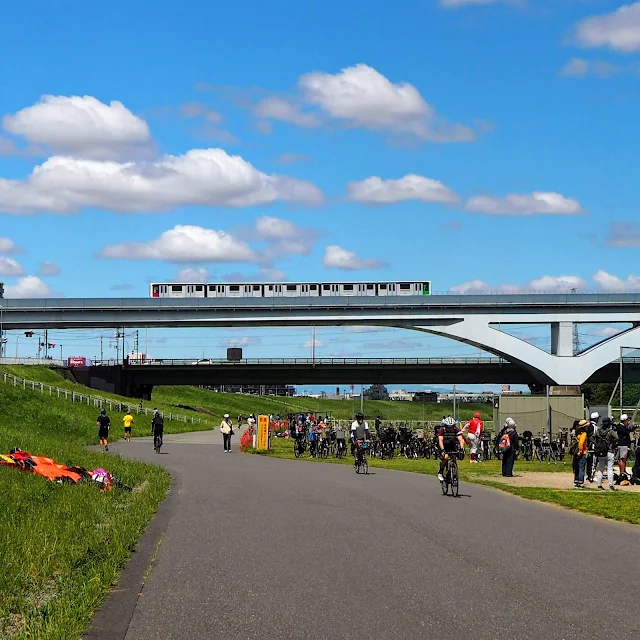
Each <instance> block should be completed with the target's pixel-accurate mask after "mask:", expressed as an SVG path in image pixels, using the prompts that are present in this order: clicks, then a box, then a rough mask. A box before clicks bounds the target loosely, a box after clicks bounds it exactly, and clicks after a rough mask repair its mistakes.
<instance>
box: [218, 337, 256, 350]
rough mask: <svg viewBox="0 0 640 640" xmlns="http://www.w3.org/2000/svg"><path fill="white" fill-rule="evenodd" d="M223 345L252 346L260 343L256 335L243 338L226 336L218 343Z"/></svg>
mask: <svg viewBox="0 0 640 640" xmlns="http://www.w3.org/2000/svg"><path fill="white" fill-rule="evenodd" d="M220 344H221V345H222V346H223V347H253V346H257V345H259V344H260V338H258V337H257V336H244V337H243V338H227V339H226V340H223V341H222V342H221V343H220Z"/></svg>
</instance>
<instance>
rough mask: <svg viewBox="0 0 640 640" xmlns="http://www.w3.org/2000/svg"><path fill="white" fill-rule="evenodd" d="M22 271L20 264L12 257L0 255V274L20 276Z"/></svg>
mask: <svg viewBox="0 0 640 640" xmlns="http://www.w3.org/2000/svg"><path fill="white" fill-rule="evenodd" d="M23 273H24V269H23V268H22V265H20V264H18V263H17V262H16V261H15V260H14V259H13V258H5V257H3V256H0V276H21V275H22V274H23Z"/></svg>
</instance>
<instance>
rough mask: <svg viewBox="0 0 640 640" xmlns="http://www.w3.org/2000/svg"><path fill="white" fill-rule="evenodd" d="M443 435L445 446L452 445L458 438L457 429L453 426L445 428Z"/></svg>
mask: <svg viewBox="0 0 640 640" xmlns="http://www.w3.org/2000/svg"><path fill="white" fill-rule="evenodd" d="M443 435H444V442H445V443H446V444H453V443H454V442H455V441H456V440H457V438H458V427H457V426H455V425H453V426H445V428H444V434H443Z"/></svg>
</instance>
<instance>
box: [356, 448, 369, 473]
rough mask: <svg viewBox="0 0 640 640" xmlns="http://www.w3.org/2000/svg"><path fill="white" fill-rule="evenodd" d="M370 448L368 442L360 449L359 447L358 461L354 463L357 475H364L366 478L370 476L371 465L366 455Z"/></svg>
mask: <svg viewBox="0 0 640 640" xmlns="http://www.w3.org/2000/svg"><path fill="white" fill-rule="evenodd" d="M368 448H369V443H368V442H361V443H360V447H358V451H357V453H356V460H355V462H354V466H355V468H356V473H364V475H365V476H366V475H369V463H368V462H367V455H366V451H367V449H368Z"/></svg>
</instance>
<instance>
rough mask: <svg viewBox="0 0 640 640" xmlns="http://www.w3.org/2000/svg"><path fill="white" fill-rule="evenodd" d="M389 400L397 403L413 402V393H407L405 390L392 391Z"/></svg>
mask: <svg viewBox="0 0 640 640" xmlns="http://www.w3.org/2000/svg"><path fill="white" fill-rule="evenodd" d="M389 400H395V401H397V402H411V401H412V400H413V391H407V390H406V389H393V390H392V391H391V392H390V393H389Z"/></svg>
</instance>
